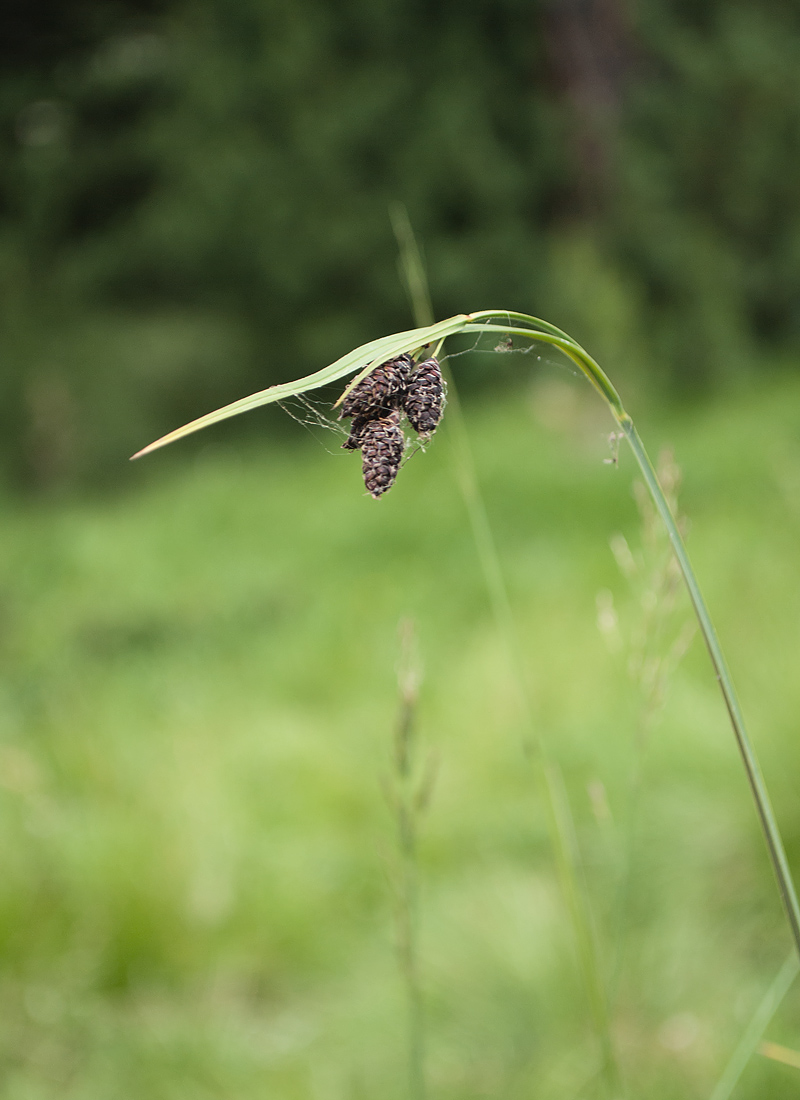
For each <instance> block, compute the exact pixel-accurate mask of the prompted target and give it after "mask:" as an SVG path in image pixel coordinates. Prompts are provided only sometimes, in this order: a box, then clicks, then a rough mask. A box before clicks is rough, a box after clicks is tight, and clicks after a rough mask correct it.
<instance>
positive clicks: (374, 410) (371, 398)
mask: <svg viewBox="0 0 800 1100" xmlns="http://www.w3.org/2000/svg"><path fill="white" fill-rule="evenodd" d="M413 366H414V360H413V359H412V358H411V356H410V355H399V356H398V357H397V358H396V359H390V360H389V361H388V362H386V363H380V364H379V365H378V366H377V367H375V369H374V370H373V371H370V373H369V374H368V375H367V376H366V378H362V379H361V381H360V382H359V383H358V385H357V386H354V387H353V388H352V390H351V391H350V393H348V395H347V397H346V398H345V399H344V401H343V402H342V408H341V412H340V413H339V419H340V420H342V419H344V418H346V417H349V416H353V417H365V418H367V417H370V418H375V417H379V416H385V415H386V414H387V413H388V412H389V411H390V409H393V408H395V407H396V406H398V405H402V402H403V397H404V396H405V392H406V387H407V385H408V379H409V376H410V374H411V368H412V367H413Z"/></svg>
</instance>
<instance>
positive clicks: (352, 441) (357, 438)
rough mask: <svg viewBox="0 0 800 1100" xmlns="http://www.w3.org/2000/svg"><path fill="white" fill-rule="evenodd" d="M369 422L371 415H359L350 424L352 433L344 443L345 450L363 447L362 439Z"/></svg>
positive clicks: (355, 449) (356, 449)
mask: <svg viewBox="0 0 800 1100" xmlns="http://www.w3.org/2000/svg"><path fill="white" fill-rule="evenodd" d="M369 423H370V417H368V416H357V417H356V418H355V419H354V420H353V423H352V424H351V425H350V435H348V437H347V439H345V441H344V443H343V444H342V449H343V450H345V451H358V450H359V449H360V448H361V441H362V440H363V438H364V432H365V430H366V428H367V425H368V424H369Z"/></svg>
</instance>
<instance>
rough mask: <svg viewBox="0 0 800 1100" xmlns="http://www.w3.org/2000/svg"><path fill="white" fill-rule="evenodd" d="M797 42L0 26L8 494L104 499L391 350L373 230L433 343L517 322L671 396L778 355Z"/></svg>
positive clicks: (772, 12)
mask: <svg viewBox="0 0 800 1100" xmlns="http://www.w3.org/2000/svg"><path fill="white" fill-rule="evenodd" d="M798 30H800V12H799V11H798V9H797V7H796V5H793V4H791V3H790V2H789V0H783V2H777V0H773V2H772V3H768V2H765V0H726V2H723V0H709V2H708V3H705V4H702V5H696V4H692V3H685V2H682V0H648V2H647V3H641V4H640V5H638V6H637V7H636V8H631V9H630V10H628V9H627V8H626V6H625V5H624V4H623V3H622V0H617V2H609V0H606V2H604V3H601V2H600V0H551V2H550V3H544V2H542V3H540V4H539V5H531V4H530V3H525V2H523V0H492V2H491V3H489V2H488V0H460V2H459V3H458V4H448V3H442V4H437V5H421V4H414V3H412V2H411V0H393V2H392V0H384V2H382V3H364V2H363V0H337V3H335V4H334V3H332V2H331V0H326V2H317V3H311V2H309V0H293V2H292V3H287V2H286V0H190V2H185V3H181V2H179V0H160V2H156V0H150V2H148V0H119V2H117V3H107V2H105V0H103V2H100V0H86V2H84V3H81V4H78V3H77V2H76V3H73V4H70V3H62V4H49V5H48V4H39V5H25V4H23V3H22V2H21V0H12V2H11V3H10V4H9V5H7V6H6V7H5V8H4V14H3V16H2V17H0V41H1V42H2V45H0V60H1V61H2V75H1V77H0V123H1V124H2V158H1V161H0V326H2V344H3V356H4V363H3V370H2V375H0V431H1V432H2V439H3V443H2V459H3V462H4V464H5V467H6V470H7V472H8V473H10V474H11V475H12V476H13V477H14V478H15V479H17V480H22V481H27V482H28V483H39V484H45V485H46V484H50V483H53V482H58V481H64V480H71V479H74V478H80V477H85V476H92V477H97V476H98V475H99V474H101V473H103V472H105V473H107V474H110V473H112V472H113V470H114V469H118V468H119V467H120V464H121V460H122V459H123V458H124V456H125V455H126V454H127V453H129V451H130V450H132V449H134V448H135V447H136V446H138V445H141V444H142V443H143V442H146V441H147V439H148V438H149V437H151V436H152V435H154V434H157V433H159V432H160V431H162V430H164V429H167V428H169V427H172V426H174V424H175V423H177V422H178V421H179V420H181V419H185V418H187V417H188V416H191V415H195V414H198V413H201V412H203V411H206V410H207V408H208V407H210V406H211V405H212V404H214V403H218V402H220V401H224V400H228V399H232V398H234V397H237V396H240V395H241V394H242V393H243V392H245V391H246V390H248V389H252V388H258V387H260V386H262V385H264V384H267V383H269V382H270V381H274V380H277V379H278V378H287V377H292V376H295V375H297V374H301V373H305V372H307V371H309V370H312V369H314V368H316V367H318V366H320V365H321V364H322V362H324V361H327V360H329V359H330V358H332V357H335V356H337V355H339V354H341V353H342V352H343V351H345V350H347V348H348V347H349V346H351V345H354V344H356V343H359V342H361V341H363V340H364V339H368V338H370V337H372V336H375V335H377V334H378V333H380V332H381V331H384V330H388V329H392V328H398V327H404V326H405V325H406V323H407V308H406V304H405V302H404V300H403V297H402V292H401V289H400V286H399V283H398V280H397V278H396V274H395V265H394V242H393V239H392V235H391V230H390V225H389V219H388V216H387V207H388V204H389V203H390V202H391V201H393V200H398V199H399V200H401V201H403V202H405V203H406V205H407V206H408V209H409V212H410V215H411V218H412V221H413V223H414V225H415V228H416V230H417V232H418V233H419V234H420V236H421V238H422V240H423V241H424V244H425V250H426V257H427V262H428V265H429V271H430V279H431V284H432V289H433V295H434V301H435V304H436V308H437V312H438V313H439V315H440V316H443V315H445V314H447V313H452V312H460V311H463V310H465V309H470V308H482V307H497V306H508V307H509V308H519V309H525V310H534V311H536V312H539V313H540V314H547V315H550V316H552V318H553V319H554V320H555V321H557V322H559V323H562V324H564V325H566V326H567V327H568V328H574V329H575V331H576V335H577V336H578V338H580V339H582V340H583V341H584V342H586V343H588V344H589V345H590V347H591V348H592V350H594V351H596V352H597V354H598V355H599V356H601V357H605V358H606V359H607V360H608V359H610V358H613V359H614V360H615V362H617V361H619V362H621V364H622V366H623V368H626V367H628V366H629V364H630V368H629V369H631V370H633V369H634V364H636V366H637V368H638V369H639V370H641V369H642V364H647V365H648V368H649V370H650V371H651V372H652V373H656V372H659V373H660V374H670V375H671V376H672V377H673V378H674V379H676V380H679V381H680V383H681V384H682V385H685V384H686V383H689V382H691V383H692V384H696V383H706V382H708V381H710V380H713V379H714V378H715V377H717V376H719V375H720V374H721V373H722V372H723V371H725V370H728V369H730V368H731V367H732V366H736V365H737V364H739V363H740V362H741V361H742V359H743V357H744V355H745V354H751V353H752V350H753V345H754V344H755V343H763V344H765V345H770V346H771V347H774V348H778V349H787V348H793V347H795V346H796V344H797V342H798V339H800V313H799V312H798V309H799V308H800V307H798V305H797V303H798V301H800V214H798V209H797V202H796V195H797V194H798V191H799V190H800V152H798V150H800V140H799V139H800V75H798V74H800V34H798ZM609 367H610V368H611V367H612V364H611V363H610V362H609Z"/></svg>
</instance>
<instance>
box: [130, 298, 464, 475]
mask: <svg viewBox="0 0 800 1100" xmlns="http://www.w3.org/2000/svg"><path fill="white" fill-rule="evenodd" d="M466 320H467V317H466V315H464V314H461V315H458V316H456V317H450V318H449V319H448V320H445V321H439V322H438V324H435V325H426V326H424V327H422V328H417V329H411V330H410V331H408V332H397V333H394V334H393V335H392V336H382V337H381V338H380V339H378V340H370V342H369V343H368V344H362V345H361V347H358V348H356V349H355V350H354V351H351V352H348V353H347V355H343V356H342V357H341V359H337V360H336V362H335V363H331V364H330V365H329V366H327V367H323V368H322V370H319V371H317V372H316V373H315V374H309V375H306V377H305V378H297V379H295V380H294V381H293V382H283V383H281V384H280V385H278V386H270V387H269V388H268V389H266V390H259V392H258V393H253V394H250V396H249V397H242V398H240V399H239V400H238V401H233V402H232V403H231V404H230V405H224V406H223V407H222V408H221V409H215V411H214V412H210V413H206V415H205V416H201V417H198V419H197V420H192V421H190V422H189V423H188V424H184V425H183V426H182V427H180V428H176V429H175V430H174V431H172V432H168V433H167V435H164V436H162V437H161V438H160V439H157V440H155V442H153V443H150V444H149V445H148V446H147V447H143V448H142V449H141V451H137V452H136V454H135V455H132V456H131V457H132V458H141V457H142V456H143V455H146V454H150V452H151V451H155V450H158V448H159V447H166V445H167V444H168V443H175V442H177V440H179V439H183V438H184V437H185V436H187V435H191V434H192V433H193V432H199V431H202V429H203V428H210V427H211V425H212V424H218V423H219V422H220V421H221V420H228V419H229V418H230V417H232V416H238V415H239V414H240V413H245V412H249V411H250V410H251V409H258V408H260V407H261V406H262V405H270V404H273V403H274V402H276V401H283V400H285V399H286V398H289V397H296V396H297V395H298V394H300V393H307V392H308V391H309V390H315V389H319V387H320V386H325V385H327V384H328V383H329V382H336V381H337V380H338V379H339V378H344V377H345V376H346V375H348V374H352V373H353V371H361V370H362V368H363V373H364V374H366V373H367V371H368V369H369V367H370V366H371V365H372V364H374V363H383V362H386V360H387V359H393V358H394V357H395V356H397V355H401V354H402V353H403V352H405V351H413V350H414V349H415V348H418V347H422V346H423V345H425V344H430V343H433V342H434V341H436V340H441V339H442V338H443V337H445V336H452V335H453V334H454V333H456V332H460V331H461V329H462V328H463V327H464V323H465V321H466ZM358 380H359V379H358V377H356V378H355V379H354V380H353V384H355V383H356V382H357V381H358Z"/></svg>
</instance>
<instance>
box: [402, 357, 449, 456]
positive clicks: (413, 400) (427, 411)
mask: <svg viewBox="0 0 800 1100" xmlns="http://www.w3.org/2000/svg"><path fill="white" fill-rule="evenodd" d="M444 395H445V386H444V379H443V378H442V369H441V367H440V366H439V360H438V359H436V358H435V357H432V358H430V359H426V360H425V361H424V362H423V363H420V364H419V365H418V366H417V367H416V368H415V370H414V371H413V373H412V375H411V377H410V379H409V381H408V387H407V389H406V394H405V401H404V404H403V408H404V409H405V413H406V416H407V417H408V420H409V423H410V424H411V427H412V428H414V430H415V431H417V432H419V434H420V435H421V436H423V437H425V438H428V437H429V436H431V435H433V433H434V432H435V431H436V428H437V426H438V424H439V421H440V420H441V419H442V411H443V409H444Z"/></svg>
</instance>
